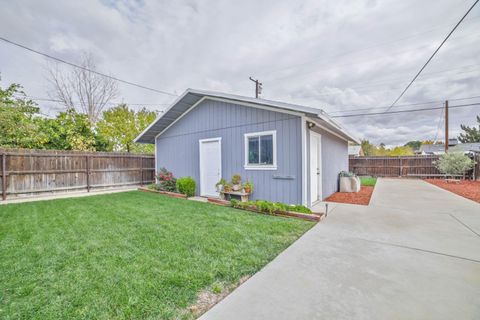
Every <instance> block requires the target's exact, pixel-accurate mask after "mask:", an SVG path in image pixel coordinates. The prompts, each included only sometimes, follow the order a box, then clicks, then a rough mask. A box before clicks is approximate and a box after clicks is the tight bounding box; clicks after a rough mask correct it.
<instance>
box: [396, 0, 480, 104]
mask: <svg viewBox="0 0 480 320" xmlns="http://www.w3.org/2000/svg"><path fill="white" fill-rule="evenodd" d="M478 1H480V0H476V1H475V2H474V3H473V4H472V6H471V7H470V8H469V9H468V10H467V12H466V13H465V14H464V15H463V17H462V18H461V19H460V20H459V21H458V22H457V24H456V25H455V26H454V27H453V29H452V30H451V31H450V32H449V33H448V35H447V36H446V37H445V39H443V41H442V42H441V43H440V45H439V46H438V48H437V49H436V50H435V51H434V52H433V54H432V55H431V56H430V58H428V60H427V61H426V62H425V63H424V64H423V66H422V67H421V68H420V70H419V71H418V72H417V73H416V74H415V76H414V77H413V79H412V80H411V81H410V83H409V84H408V85H407V86H406V87H405V89H404V90H403V91H402V92H401V93H400V95H399V96H398V97H397V99H395V101H393V103H392V105H391V106H390V107H389V108H388V109H387V111H388V110H390V109H391V108H392V107H393V106H394V105H395V104H396V103H397V102H398V101H399V100H400V99H401V98H402V97H403V95H404V94H405V93H406V92H407V91H408V89H409V88H410V87H411V86H412V84H413V83H414V82H415V80H416V79H417V78H418V76H419V75H420V74H421V73H422V71H423V70H424V69H425V68H426V67H427V65H428V64H429V63H430V61H432V59H433V57H435V55H436V54H437V52H438V51H440V49H441V48H442V46H443V45H444V44H445V42H447V40H448V39H449V38H450V36H451V35H452V34H453V32H455V30H457V28H458V26H459V25H460V24H461V23H462V21H463V20H464V19H465V18H466V17H467V15H468V14H469V13H470V11H472V9H473V8H474V7H475V6H476V5H477V3H478Z"/></svg>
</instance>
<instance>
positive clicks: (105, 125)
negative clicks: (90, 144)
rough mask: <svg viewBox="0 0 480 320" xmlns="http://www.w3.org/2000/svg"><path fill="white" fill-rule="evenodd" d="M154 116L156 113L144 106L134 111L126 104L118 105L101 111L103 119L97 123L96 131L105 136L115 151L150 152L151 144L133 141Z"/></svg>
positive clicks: (152, 148)
mask: <svg viewBox="0 0 480 320" xmlns="http://www.w3.org/2000/svg"><path fill="white" fill-rule="evenodd" d="M155 118H156V113H155V112H153V111H148V110H146V109H145V108H143V109H141V110H139V111H137V112H135V110H133V109H129V108H128V106H127V105H126V104H121V105H118V106H117V107H114V108H111V109H108V110H106V111H105V112H103V119H102V120H101V121H100V122H99V123H98V132H99V133H100V134H101V135H102V136H103V137H105V138H106V139H107V140H108V141H109V142H110V143H111V144H112V145H113V149H114V150H115V151H126V152H134V153H152V152H153V150H154V147H153V146H152V145H143V144H139V143H135V142H133V140H134V139H135V138H136V137H137V135H138V134H140V132H142V131H143V130H144V129H145V128H146V127H147V126H148V125H149V124H150V123H151V122H153V121H154V120H155Z"/></svg>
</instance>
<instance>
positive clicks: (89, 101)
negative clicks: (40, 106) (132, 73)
mask: <svg viewBox="0 0 480 320" xmlns="http://www.w3.org/2000/svg"><path fill="white" fill-rule="evenodd" d="M80 65H81V67H82V68H84V69H80V68H74V69H73V70H72V71H71V72H69V73H66V72H61V71H60V70H59V69H58V65H54V66H51V67H50V68H49V70H48V72H49V81H50V83H51V86H52V92H51V93H50V96H51V97H52V98H53V99H56V100H59V101H60V103H61V104H63V105H64V106H65V107H66V108H67V109H70V108H75V110H76V111H77V112H78V113H84V114H86V115H87V117H88V120H89V121H90V123H91V124H92V125H95V124H96V122H97V121H98V120H99V118H100V116H101V114H102V111H103V109H104V108H105V106H106V105H107V104H108V103H109V102H111V101H112V100H113V99H115V98H116V97H117V96H118V85H117V82H116V81H115V80H113V79H111V78H107V77H104V76H101V75H99V74H96V73H94V72H91V71H89V70H94V71H95V70H96V65H95V62H94V59H93V57H92V55H91V54H84V55H83V58H82V62H81V64H80ZM87 69H88V70H87Z"/></svg>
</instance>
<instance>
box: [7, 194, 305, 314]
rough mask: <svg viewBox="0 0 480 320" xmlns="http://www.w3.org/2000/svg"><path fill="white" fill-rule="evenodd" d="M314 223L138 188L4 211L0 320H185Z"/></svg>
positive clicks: (253, 271) (262, 264)
mask: <svg viewBox="0 0 480 320" xmlns="http://www.w3.org/2000/svg"><path fill="white" fill-rule="evenodd" d="M312 226H313V223H311V222H307V221H301V220H295V219H291V218H290V219H289V218H280V217H274V216H266V215H260V214H255V213H249V212H246V211H240V210H236V209H232V208H226V207H220V206H216V205H212V204H208V203H199V202H194V201H187V200H183V199H174V198H169V197H166V196H161V195H157V194H150V193H144V192H138V191H133V192H126V193H117V194H110V195H99V196H90V197H83V198H70V199H59V200H52V201H42V202H32V203H23V204H11V205H0V319H10V318H12V319H13V318H14V319H69V318H70V319H71V318H75V319H78V318H89V319H132V318H134V319H169V318H175V319H177V318H180V319H189V318H192V317H193V316H192V314H191V313H189V312H188V311H186V310H188V307H189V306H191V305H192V304H194V303H195V301H196V298H197V294H198V293H199V292H200V291H201V290H202V289H209V288H212V286H213V287H214V288H217V287H218V284H221V285H224V286H228V285H232V284H235V283H237V282H238V280H239V279H240V278H241V277H242V276H244V275H251V274H254V273H255V272H257V271H258V270H259V269H260V268H262V267H263V266H264V265H265V264H267V263H268V262H269V261H271V260H272V259H273V258H274V257H275V256H277V255H278V254H279V253H280V252H281V251H282V250H284V249H285V248H286V247H287V246H288V245H290V244H291V243H292V242H294V241H295V240H296V239H297V238H298V237H299V236H300V235H302V234H303V233H304V232H305V231H307V230H308V229H309V228H311V227H312ZM215 290H218V289H215Z"/></svg>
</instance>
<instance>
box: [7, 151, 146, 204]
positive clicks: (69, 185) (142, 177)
mask: <svg viewBox="0 0 480 320" xmlns="http://www.w3.org/2000/svg"><path fill="white" fill-rule="evenodd" d="M0 156H1V159H0V160H1V166H2V171H1V175H0V180H1V183H0V186H1V189H0V190H1V193H2V199H3V200H6V199H7V197H8V198H11V197H17V196H23V195H36V194H41V193H52V192H58V191H79V190H82V189H83V190H87V191H89V190H90V189H92V188H96V189H98V188H107V187H115V186H125V185H135V184H137V185H143V184H147V183H151V182H153V180H154V177H155V168H154V166H155V157H154V156H153V155H145V154H126V153H108V152H93V153H92V152H79V151H56V150H29V149H0Z"/></svg>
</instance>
